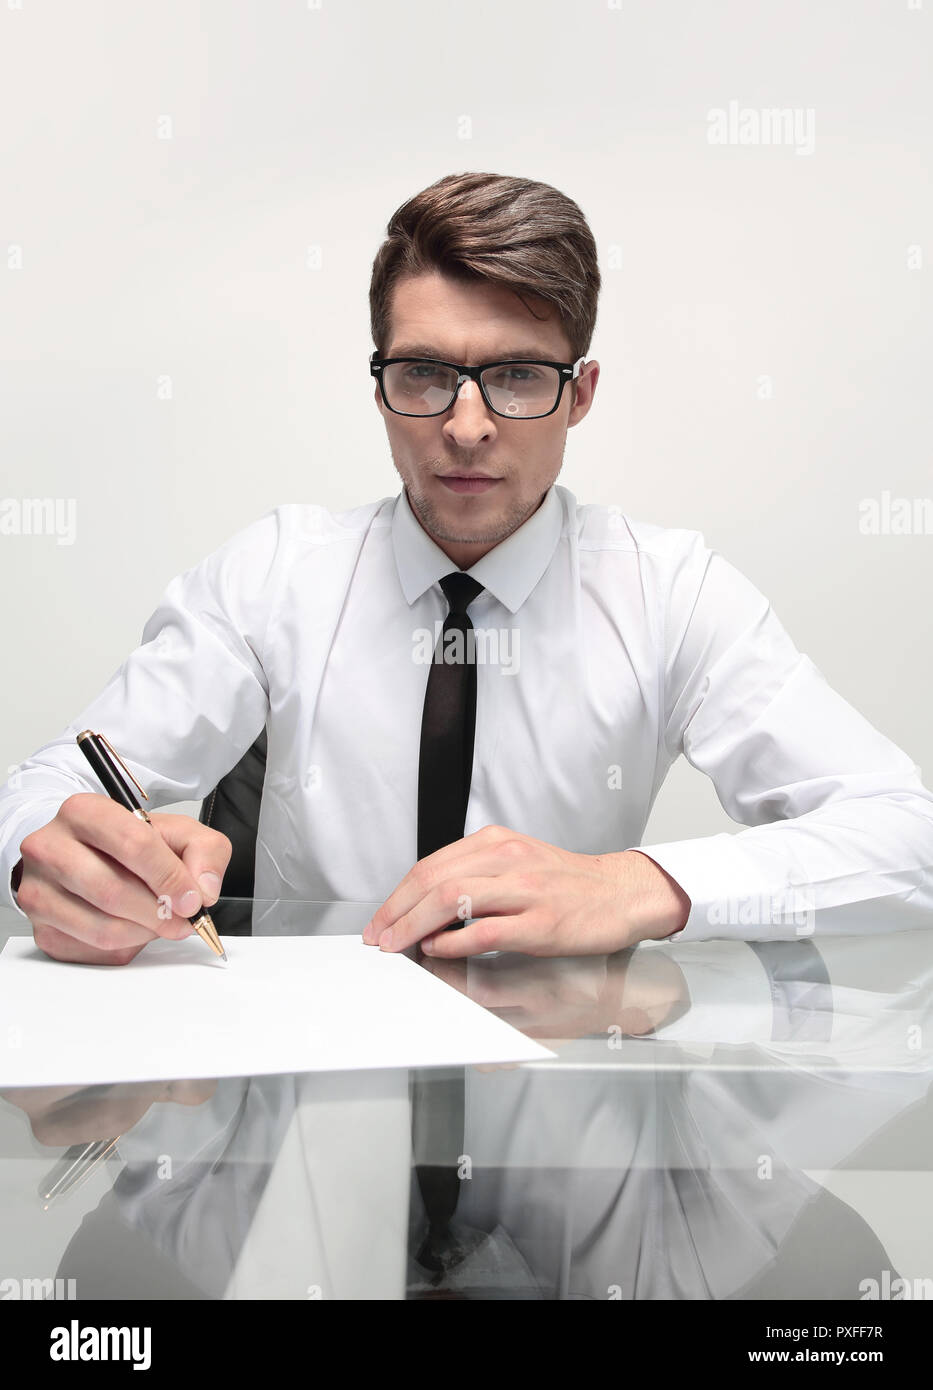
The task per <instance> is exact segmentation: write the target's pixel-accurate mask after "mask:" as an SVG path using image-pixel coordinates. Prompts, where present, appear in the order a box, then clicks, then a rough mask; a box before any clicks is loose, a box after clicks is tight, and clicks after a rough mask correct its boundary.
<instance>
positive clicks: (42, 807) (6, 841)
mask: <svg viewBox="0 0 933 1390" xmlns="http://www.w3.org/2000/svg"><path fill="white" fill-rule="evenodd" d="M69 794H70V793H69ZM65 800H66V796H61V797H58V798H57V799H53V800H51V801H41V802H38V803H36V802H35V801H30V802H29V805H28V806H27V807H26V809H25V811H24V812H23V814H22V815H20V816H17V817H16V818H15V819H14V820H13V822H12V824H11V825H7V826H4V828H3V836H2V838H0V907H8V908H11V909H12V910H13V911H14V912H18V913H19V915H20V917H22V919H23V921H24V922H28V921H29V918H28V917H27V916H26V914H25V912H24V911H23V909H22V908H21V907H20V905H19V903H18V902H17V901H16V898H15V897H14V895H13V889H12V887H11V886H10V875H11V874H12V872H13V870H14V869H15V868H16V865H17V863H18V861H19V860H20V859H21V858H22V855H21V854H20V850H19V847H20V845H21V844H22V843H23V841H24V840H25V838H26V836H27V835H31V834H32V832H33V831H34V830H41V829H42V827H43V826H44V825H48V823H49V821H51V820H54V819H55V817H56V816H57V815H58V812H59V810H60V809H61V805H62V802H63V801H65Z"/></svg>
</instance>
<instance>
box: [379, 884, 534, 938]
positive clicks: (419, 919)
mask: <svg viewBox="0 0 933 1390" xmlns="http://www.w3.org/2000/svg"><path fill="white" fill-rule="evenodd" d="M527 898H528V894H527V888H526V887H525V886H524V885H523V884H521V883H517V882H516V881H515V880H510V879H509V878H506V877H499V878H464V877H461V876H460V875H456V876H454V877H450V878H448V879H446V880H445V881H444V882H442V883H439V884H438V885H437V886H436V887H435V888H431V889H430V890H429V891H428V892H427V894H426V895H425V896H424V897H422V898H421V900H420V901H419V902H416V903H415V904H414V905H413V907H412V908H411V909H410V911H408V912H406V913H404V914H403V915H402V916H401V917H399V918H398V920H397V921H396V922H395V923H394V925H392V926H391V927H387V928H386V929H385V930H384V931H383V932H381V933H380V935H379V939H378V945H379V947H380V949H381V950H383V951H405V950H407V949H408V947H409V946H413V945H414V943H415V942H416V941H422V940H423V939H424V938H425V937H427V936H430V935H431V934H432V933H434V932H438V931H440V930H441V928H442V927H446V926H448V925H449V924H451V923H453V922H457V921H462V922H465V921H467V920H468V919H469V918H472V917H481V916H483V915H484V914H489V915H494V914H498V913H500V912H501V913H508V912H517V911H520V910H521V909H522V908H524V907H526V906H527ZM464 930H468V928H463V929H461V931H457V932H452V933H450V935H452V936H460V935H461V934H462V931H464ZM486 949H487V950H494V949H496V948H495V947H492V946H490V947H487V948H486ZM426 954H428V955H429V954H430V952H426ZM438 954H444V955H446V954H448V953H447V952H439V953H438ZM451 954H453V955H459V954H461V952H457V951H455V952H452V953H451Z"/></svg>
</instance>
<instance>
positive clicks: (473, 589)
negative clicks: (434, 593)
mask: <svg viewBox="0 0 933 1390" xmlns="http://www.w3.org/2000/svg"><path fill="white" fill-rule="evenodd" d="M441 588H442V589H443V590H444V596H445V597H446V599H447V602H448V603H449V604H450V612H451V613H452V614H454V615H456V616H458V617H460V616H462V615H463V614H465V613H466V611H467V609H468V608H469V606H470V604H471V603H472V602H473V600H474V599H475V598H477V597H478V596H479V595H480V594H481V593H482V592H483V585H482V584H480V583H479V582H478V581H477V580H475V579H473V578H472V577H471V576H470V575H468V574H465V573H464V572H463V570H454V572H453V573H452V574H445V575H444V578H443V579H442V580H441Z"/></svg>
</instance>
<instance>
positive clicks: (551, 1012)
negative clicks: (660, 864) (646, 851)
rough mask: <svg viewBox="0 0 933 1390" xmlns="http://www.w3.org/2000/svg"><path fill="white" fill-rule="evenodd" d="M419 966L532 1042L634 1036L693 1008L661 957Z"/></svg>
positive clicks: (642, 954)
mask: <svg viewBox="0 0 933 1390" xmlns="http://www.w3.org/2000/svg"><path fill="white" fill-rule="evenodd" d="M421 963H422V965H423V966H424V968H425V969H428V970H430V971H431V972H432V974H434V975H436V976H437V977H438V978H439V979H441V980H443V981H444V982H445V983H446V984H449V985H453V987H454V988H455V989H459V990H460V992H461V994H465V995H467V997H468V998H470V999H473V1000H474V1001H475V1002H476V1003H477V1004H482V1005H483V1006H484V1007H485V1008H487V1009H489V1010H490V1012H492V1013H495V1014H498V1015H499V1016H500V1017H502V1018H503V1019H505V1021H506V1022H507V1023H511V1024H512V1025H513V1026H514V1027H515V1028H518V1029H519V1031H520V1032H522V1033H525V1034H526V1035H527V1036H528V1037H531V1038H579V1037H583V1036H585V1035H588V1034H593V1033H606V1034H608V1033H609V1031H610V1029H615V1028H618V1029H621V1031H622V1033H625V1034H628V1035H629V1036H633V1037H638V1036H641V1035H643V1034H645V1033H650V1032H651V1031H652V1030H653V1029H655V1028H660V1027H662V1026H663V1024H664V1023H666V1022H670V1021H672V1019H673V1018H677V1017H679V1016H680V1014H682V1013H684V1012H685V1011H686V1009H687V1008H689V1006H690V996H689V993H688V991H687V982H686V980H685V978H684V974H683V971H682V970H681V969H680V966H679V965H678V964H677V962H676V961H674V960H672V959H671V957H670V956H669V955H668V954H667V952H666V951H663V950H655V949H651V950H642V951H619V952H617V953H616V954H615V955H612V956H598V957H596V956H575V957H571V958H564V959H542V960H529V959H528V958H527V957H524V956H518V955H503V956H499V957H498V958H497V959H495V960H471V961H464V960H439V959H437V958H432V959H428V960H424V961H422V962H421Z"/></svg>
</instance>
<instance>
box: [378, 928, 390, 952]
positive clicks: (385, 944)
mask: <svg viewBox="0 0 933 1390" xmlns="http://www.w3.org/2000/svg"><path fill="white" fill-rule="evenodd" d="M379 949H380V951H391V949H392V928H391V927H386V929H385V931H384V932H383V933H382V935H381V936H380V938H379Z"/></svg>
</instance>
